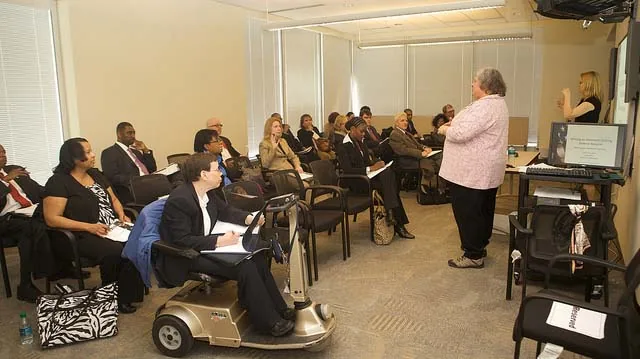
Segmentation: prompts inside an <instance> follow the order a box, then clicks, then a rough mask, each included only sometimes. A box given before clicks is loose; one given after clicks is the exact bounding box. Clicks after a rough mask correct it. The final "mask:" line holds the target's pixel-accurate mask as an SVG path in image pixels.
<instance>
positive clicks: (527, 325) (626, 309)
mask: <svg viewBox="0 0 640 359" xmlns="http://www.w3.org/2000/svg"><path fill="white" fill-rule="evenodd" d="M571 260H579V261H582V262H584V263H585V264H586V263H589V264H590V265H592V266H599V267H601V268H603V269H604V270H618V271H621V272H624V282H625V284H626V288H625V290H624V292H623V294H622V297H620V300H619V301H618V305H617V307H616V308H608V307H601V306H598V305H594V304H590V303H586V302H581V301H580V300H577V299H575V298H570V297H566V296H563V295H560V294H557V293H554V292H552V291H550V290H548V289H547V287H548V285H549V277H550V272H551V271H552V270H553V268H554V267H555V264H556V262H560V261H571ZM547 268H548V271H546V277H545V289H543V290H542V291H540V292H538V293H535V294H532V295H529V296H528V297H526V298H524V299H523V300H522V304H521V305H520V311H519V312H518V316H517V318H516V322H515V325H514V328H513V340H514V341H515V351H514V353H513V357H514V358H515V359H518V358H519V357H520V346H521V344H522V339H523V338H529V339H533V340H535V341H536V342H537V346H536V356H537V355H538V354H540V351H541V347H542V343H553V344H556V345H559V346H562V347H563V348H565V349H567V350H569V351H571V352H574V353H576V354H580V355H584V356H588V357H591V358H603V359H633V358H640V340H639V339H640V337H639V330H638V328H640V307H639V306H638V301H637V299H638V298H637V297H636V291H637V290H638V289H639V286H640V250H639V251H638V252H636V254H635V256H634V257H633V259H631V262H629V266H628V267H627V268H626V269H625V268H624V267H623V266H620V265H617V264H614V263H611V262H607V261H604V260H601V259H596V258H593V257H588V256H578V255H569V254H563V255H559V256H556V257H553V258H552V259H551V260H550V262H549V266H548V267H547ZM554 303H563V304H566V305H570V306H572V307H574V308H579V309H584V310H591V311H594V312H597V313H601V314H604V315H606V321H605V323H604V337H603V338H602V339H596V338H593V337H591V336H587V335H583V334H580V333H578V332H574V331H569V330H565V329H562V328H558V327H556V326H553V325H550V324H547V318H548V317H549V314H550V311H551V308H552V306H553V305H554ZM578 315H580V314H579V312H578Z"/></svg>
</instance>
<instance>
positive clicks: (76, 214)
mask: <svg viewBox="0 0 640 359" xmlns="http://www.w3.org/2000/svg"><path fill="white" fill-rule="evenodd" d="M95 160H96V155H95V154H94V153H93V150H92V149H91V145H90V144H89V142H87V140H85V139H84V138H71V139H69V140H67V141H65V142H64V144H62V147H61V148H60V164H59V165H58V166H57V167H56V168H55V169H54V171H53V176H51V178H49V180H48V181H47V184H46V185H45V193H44V200H43V208H42V210H43V214H44V219H45V221H46V223H47V225H48V226H49V227H53V228H60V229H66V230H70V231H73V232H74V234H75V235H76V239H77V245H78V251H79V254H80V256H81V257H87V258H89V259H91V260H94V261H97V262H98V263H99V264H100V277H101V278H102V285H106V284H109V283H112V282H116V281H117V282H118V309H119V311H120V313H133V312H135V311H136V307H134V306H133V305H131V303H133V302H141V301H142V299H143V297H144V293H143V285H144V284H143V282H142V279H140V274H139V273H138V271H137V270H136V268H135V267H134V266H133V264H132V263H131V262H129V261H128V260H127V259H124V258H122V256H121V253H122V247H123V243H120V242H115V241H112V240H110V239H108V238H105V237H104V236H105V235H106V234H107V232H108V231H109V225H111V224H113V223H114V222H116V221H118V220H120V221H123V222H130V221H131V220H130V219H129V218H128V217H127V216H126V215H125V214H124V209H123V208H122V205H121V204H120V201H119V200H118V198H117V197H116V195H115V194H114V193H113V189H112V188H111V184H109V182H108V181H107V179H106V177H105V176H104V175H103V174H102V173H101V172H100V171H98V170H97V169H95V168H93V166H94V165H95ZM51 242H52V248H53V252H54V253H55V255H56V256H58V257H60V258H62V259H65V260H72V259H73V257H72V255H71V253H70V248H69V245H68V244H67V243H66V241H64V240H61V239H60V238H57V237H55V236H52V237H51Z"/></svg>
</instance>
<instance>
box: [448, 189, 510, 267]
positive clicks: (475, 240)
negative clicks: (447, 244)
mask: <svg viewBox="0 0 640 359" xmlns="http://www.w3.org/2000/svg"><path fill="white" fill-rule="evenodd" d="M449 186H450V191H451V207H452V208H453V215H454V217H455V218H456V223H457V224H458V232H459V233H460V241H461V243H462V248H464V255H465V257H467V258H471V259H480V258H482V250H483V249H484V248H485V247H486V246H487V245H488V244H489V238H491V231H492V230H493V214H494V212H495V209H496V193H497V192H498V188H491V189H485V190H481V189H473V188H468V187H464V186H460V185H458V184H455V183H453V182H450V183H449Z"/></svg>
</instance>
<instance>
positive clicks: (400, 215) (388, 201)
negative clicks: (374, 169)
mask: <svg viewBox="0 0 640 359" xmlns="http://www.w3.org/2000/svg"><path fill="white" fill-rule="evenodd" d="M371 186H372V187H373V188H374V189H376V190H378V191H380V192H381V194H382V200H383V201H384V208H386V209H389V210H391V211H392V212H393V218H395V220H396V223H397V224H399V225H404V224H407V223H409V217H407V212H406V211H405V210H404V205H403V204H402V199H400V191H399V190H398V186H397V183H396V175H395V173H394V172H393V171H392V170H391V169H389V168H387V169H385V170H384V171H382V172H380V173H379V174H378V175H377V176H375V177H373V179H372V180H371Z"/></svg>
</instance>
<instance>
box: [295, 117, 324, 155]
mask: <svg viewBox="0 0 640 359" xmlns="http://www.w3.org/2000/svg"><path fill="white" fill-rule="evenodd" d="M319 138H320V131H318V128H317V127H315V126H314V125H313V119H312V118H311V115H309V114H307V113H305V114H304V115H302V116H300V129H299V130H298V140H299V141H300V144H301V145H302V147H304V148H307V147H313V148H316V145H315V141H316V140H317V139H319Z"/></svg>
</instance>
